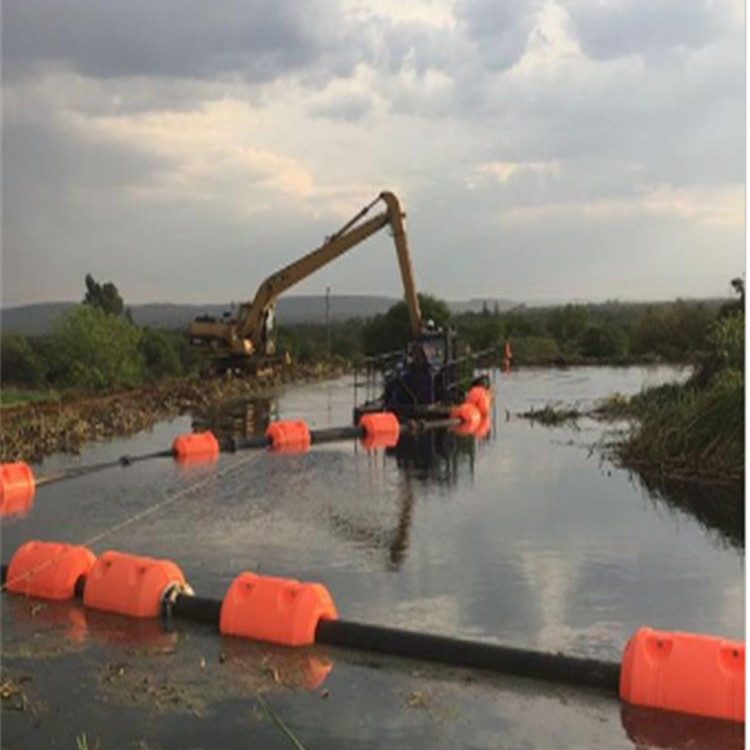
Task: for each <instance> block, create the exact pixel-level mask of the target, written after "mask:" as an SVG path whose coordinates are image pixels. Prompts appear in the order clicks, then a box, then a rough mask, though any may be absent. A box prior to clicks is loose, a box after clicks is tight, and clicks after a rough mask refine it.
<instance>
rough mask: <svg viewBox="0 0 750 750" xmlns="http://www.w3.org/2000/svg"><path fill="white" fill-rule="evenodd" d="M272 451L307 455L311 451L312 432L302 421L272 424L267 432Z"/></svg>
mask: <svg viewBox="0 0 750 750" xmlns="http://www.w3.org/2000/svg"><path fill="white" fill-rule="evenodd" d="M266 437H267V438H268V439H269V440H270V441H271V450H272V451H275V452H277V453H307V451H309V450H310V430H309V429H308V427H307V423H306V422H304V421H303V420H301V419H297V420H291V421H288V422H271V424H269V425H268V429H267V430H266Z"/></svg>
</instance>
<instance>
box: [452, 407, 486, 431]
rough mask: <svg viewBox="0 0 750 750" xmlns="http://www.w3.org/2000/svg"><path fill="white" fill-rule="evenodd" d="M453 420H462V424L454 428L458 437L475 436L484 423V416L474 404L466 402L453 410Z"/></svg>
mask: <svg viewBox="0 0 750 750" xmlns="http://www.w3.org/2000/svg"><path fill="white" fill-rule="evenodd" d="M451 419H460V420H461V424H460V425H457V426H456V427H454V428H453V432H455V433H456V435H473V434H474V433H475V432H476V431H477V430H478V429H479V425H480V424H481V422H482V415H481V414H480V413H479V409H477V407H476V406H474V404H469V403H466V402H464V403H463V404H460V405H459V406H454V407H452V408H451Z"/></svg>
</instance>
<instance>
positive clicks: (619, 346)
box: [580, 325, 625, 357]
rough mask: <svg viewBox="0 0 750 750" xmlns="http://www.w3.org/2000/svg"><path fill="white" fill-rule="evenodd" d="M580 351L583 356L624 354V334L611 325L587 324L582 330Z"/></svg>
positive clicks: (615, 355) (616, 355)
mask: <svg viewBox="0 0 750 750" xmlns="http://www.w3.org/2000/svg"><path fill="white" fill-rule="evenodd" d="M580 351H581V354H583V356H584V357H618V356H621V355H623V354H625V334H624V333H623V332H622V329H620V328H616V327H615V326H612V325H609V326H607V325H589V326H587V327H586V330H585V331H584V332H583V335H582V336H581V341H580Z"/></svg>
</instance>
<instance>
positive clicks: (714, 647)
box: [620, 628, 745, 721]
mask: <svg viewBox="0 0 750 750" xmlns="http://www.w3.org/2000/svg"><path fill="white" fill-rule="evenodd" d="M620 698H621V699H622V700H624V701H627V702H628V703H632V704H634V705H638V706H648V707H650V708H659V709H663V710H667V711H678V712H681V713H689V714H696V715H698V716H711V717H714V718H717V719H729V720H730V721H744V720H745V644H744V643H743V642H741V641H730V640H725V639H723V638H717V637H715V636H709V635H695V634H693V633H678V632H668V631H664V630H652V629H651V628H640V629H639V630H638V631H636V633H635V634H634V635H633V637H632V638H631V639H630V640H629V641H628V643H627V644H626V646H625V650H624V652H623V656H622V667H621V670H620Z"/></svg>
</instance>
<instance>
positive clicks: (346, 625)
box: [0, 565, 620, 694]
mask: <svg viewBox="0 0 750 750" xmlns="http://www.w3.org/2000/svg"><path fill="white" fill-rule="evenodd" d="M7 574H8V566H7V565H3V566H2V568H0V580H1V582H2V584H3V585H4V584H5V581H6V577H7ZM85 586H86V577H85V576H81V577H80V578H79V579H78V580H77V581H76V585H75V597H76V598H77V599H82V598H83V593H84V589H85ZM221 606H222V602H221V601H219V600H216V599H208V598H204V597H198V596H192V595H186V594H177V595H176V596H175V597H174V600H173V601H172V602H171V603H170V604H169V606H168V609H167V611H168V613H169V615H170V616H172V617H175V618H177V617H181V618H185V619H187V620H194V621H197V622H203V623H208V624H211V625H214V626H215V627H216V628H217V629H218V628H219V619H220V616H221ZM315 643H316V644H323V645H328V646H337V647H339V648H348V649H356V650H358V651H370V652H375V653H379V654H389V655H392V656H401V657H405V658H408V659H417V660H422V661H432V662H439V663H441V664H451V665H454V666H459V667H467V668H470V669H481V670H488V671H492V672H501V673H504V674H510V675H515V676H518V677H527V678H532V679H537V680H547V681H550V682H559V683H566V684H569V685H577V686H579V687H590V688H597V689H599V690H604V691H606V692H608V693H614V694H617V692H618V687H619V681H620V665H619V664H618V663H616V662H606V661H599V660H596V659H584V658H582V657H576V656H565V655H564V654H559V653H558V654H554V653H549V652H544V651H530V650H528V649H522V648H513V647H510V646H500V645H495V644H492V643H482V642H479V641H467V640H463V639H460V638H450V637H448V636H442V635H432V634H430V633H417V632H414V631H410V630H400V629H396V628H388V627H383V626H381V625H365V624H362V623H358V622H347V621H346V620H325V619H321V620H319V621H318V625H317V628H316V630H315Z"/></svg>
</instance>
